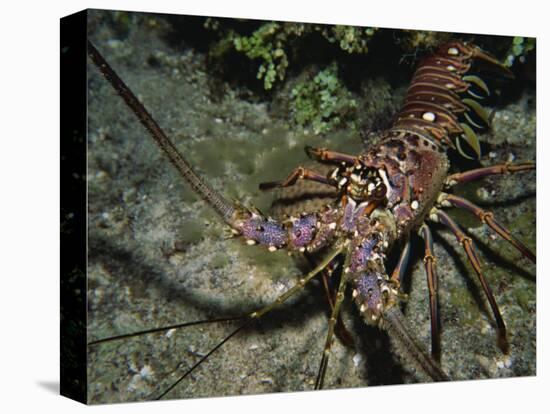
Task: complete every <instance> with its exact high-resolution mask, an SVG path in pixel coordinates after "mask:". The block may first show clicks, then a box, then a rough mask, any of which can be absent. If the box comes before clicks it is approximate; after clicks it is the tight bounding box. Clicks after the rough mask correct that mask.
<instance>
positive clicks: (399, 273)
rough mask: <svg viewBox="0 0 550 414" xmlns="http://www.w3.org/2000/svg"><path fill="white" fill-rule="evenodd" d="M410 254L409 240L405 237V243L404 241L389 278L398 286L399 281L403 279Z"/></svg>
mask: <svg viewBox="0 0 550 414" xmlns="http://www.w3.org/2000/svg"><path fill="white" fill-rule="evenodd" d="M410 254H411V242H410V240H408V239H407V243H405V247H403V250H402V251H401V256H399V261H398V262H397V265H395V269H393V272H392V274H391V278H390V279H391V280H393V281H394V282H395V283H396V284H397V285H398V286H400V285H401V282H402V281H403V275H404V273H405V269H407V265H408V264H409V257H410Z"/></svg>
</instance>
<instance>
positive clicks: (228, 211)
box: [88, 40, 235, 224]
mask: <svg viewBox="0 0 550 414" xmlns="http://www.w3.org/2000/svg"><path fill="white" fill-rule="evenodd" d="M88 56H90V59H92V61H93V62H94V64H95V65H96V66H97V68H98V69H99V70H100V72H101V73H102V74H103V76H104V77H105V79H106V80H107V81H108V82H109V83H110V84H111V86H112V87H113V88H114V89H115V91H117V93H118V94H119V95H120V97H121V98H122V99H124V102H126V105H128V107H129V108H130V109H131V110H132V112H133V113H134V114H135V115H136V117H137V118H138V119H139V121H140V122H141V124H142V125H143V126H144V127H145V128H146V129H147V131H148V132H149V134H151V137H153V139H154V140H155V142H156V143H157V145H158V146H159V148H160V149H161V150H162V151H163V152H164V154H166V156H167V157H168V159H169V160H170V162H171V163H172V164H173V165H174V167H176V168H177V169H178V171H179V172H180V174H181V175H182V177H183V178H184V179H185V181H187V182H188V183H189V185H190V186H191V188H192V189H193V191H195V192H196V193H197V194H198V195H199V196H200V197H201V198H202V199H203V200H204V201H205V202H206V203H207V204H208V205H209V206H210V207H212V208H213V209H214V210H215V211H216V213H218V214H219V215H220V216H221V217H222V219H223V220H224V221H225V222H226V223H228V224H231V222H232V217H233V216H234V214H235V207H234V206H233V204H232V203H230V202H229V201H228V200H226V199H225V197H223V196H222V195H221V194H220V193H218V192H217V191H215V190H214V189H213V188H212V187H211V186H210V185H209V184H208V183H206V182H205V181H204V179H203V178H201V177H200V176H199V175H198V174H197V173H196V172H195V171H194V170H193V168H192V167H191V165H190V164H189V162H188V161H187V160H186V159H185V158H183V156H182V155H181V153H180V152H179V151H178V149H177V148H176V146H175V145H174V144H173V143H172V141H170V139H169V138H168V137H167V136H166V134H165V133H164V131H163V130H162V128H161V127H160V126H159V125H158V124H157V122H156V121H155V120H154V118H153V117H152V116H151V114H149V112H148V111H147V109H146V108H145V106H143V104H142V103H141V102H140V101H139V100H138V99H137V98H136V96H135V95H134V94H133V92H132V91H131V90H130V88H128V86H126V84H125V83H124V81H123V80H122V79H120V77H119V76H118V75H117V74H116V72H115V71H114V70H113V68H111V66H110V65H109V64H108V63H107V61H106V60H105V58H104V57H103V56H102V55H101V53H99V51H98V50H97V49H96V48H95V46H94V45H93V44H92V42H90V41H89V40H88Z"/></svg>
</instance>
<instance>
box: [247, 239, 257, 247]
mask: <svg viewBox="0 0 550 414" xmlns="http://www.w3.org/2000/svg"><path fill="white" fill-rule="evenodd" d="M246 244H248V245H249V246H254V245H255V244H256V241H255V240H252V239H248V240H247V241H246Z"/></svg>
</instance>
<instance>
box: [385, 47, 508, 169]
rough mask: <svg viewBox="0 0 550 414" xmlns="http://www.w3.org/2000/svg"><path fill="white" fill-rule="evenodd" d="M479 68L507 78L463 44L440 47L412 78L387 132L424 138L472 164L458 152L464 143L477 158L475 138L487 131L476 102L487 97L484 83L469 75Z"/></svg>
mask: <svg viewBox="0 0 550 414" xmlns="http://www.w3.org/2000/svg"><path fill="white" fill-rule="evenodd" d="M474 62H476V63H477V62H479V63H480V64H481V65H483V66H486V67H487V68H488V69H490V70H491V71H493V72H496V73H498V74H500V75H502V76H504V77H506V78H510V77H513V75H512V72H510V70H509V69H508V68H506V67H505V66H504V65H502V64H501V63H500V62H499V61H498V60H497V59H496V58H495V57H493V56H491V55H489V54H488V53H486V52H484V51H483V50H482V49H480V48H479V47H477V46H474V45H471V44H468V43H466V42H452V43H447V44H444V45H442V46H441V47H440V48H439V49H438V50H437V51H436V52H435V54H433V55H431V56H429V57H426V58H424V59H423V60H422V62H421V63H420V65H419V66H418V68H417V70H416V72H415V73H414V75H413V78H412V81H411V86H410V87H409V89H408V90H407V95H406V97H405V103H404V105H403V107H402V108H401V111H400V112H399V115H398V118H397V121H396V122H395V124H394V127H393V128H392V129H396V130H407V131H410V132H416V133H418V134H421V135H424V136H427V137H428V138H431V139H432V140H433V141H435V142H436V143H438V144H439V145H441V146H450V147H451V148H455V149H457V150H458V151H459V152H460V154H461V155H463V156H464V157H466V158H474V157H472V156H470V155H468V153H467V152H465V151H464V150H463V146H462V143H461V142H466V143H467V144H468V145H469V147H470V151H468V152H469V153H471V152H472V151H473V152H474V153H475V155H476V156H477V158H479V157H480V156H481V151H480V145H479V140H478V138H477V136H476V133H475V132H474V131H475V130H476V129H477V130H483V129H486V128H488V127H489V126H490V125H489V124H490V117H489V115H488V114H487V112H486V111H485V109H484V108H483V106H481V105H480V104H479V102H478V101H479V100H483V99H484V98H486V97H488V96H489V95H490V90H489V88H488V87H487V85H486V84H485V82H484V81H483V80H482V79H481V78H479V77H478V76H475V75H473V74H471V73H470V69H471V67H472V64H473V63H474Z"/></svg>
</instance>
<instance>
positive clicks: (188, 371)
mask: <svg viewBox="0 0 550 414" xmlns="http://www.w3.org/2000/svg"><path fill="white" fill-rule="evenodd" d="M255 320H256V319H253V318H251V319H248V320H247V321H246V322H245V323H243V324H242V325H241V326H239V327H238V328H237V329H235V330H234V331H232V332H231V333H230V334H229V335H227V336H226V337H225V338H224V339H223V340H222V341H220V342H219V343H218V344H217V345H216V346H215V347H214V348H212V349H211V350H210V351H208V353H207V354H206V355H204V356H203V357H202V358H201V359H199V360H198V361H197V362H196V363H195V364H194V365H193V366H192V367H191V368H189V369H188V370H187V371H185V373H183V374H182V375H181V376H180V377H179V378H178V379H177V380H176V381H174V382H173V383H172V384H171V385H170V386H169V387H168V388H166V389H165V390H164V391H163V392H162V394H160V395H159V396H158V397H155V400H160V399H162V397H164V396H165V395H166V394H168V393H169V392H170V391H172V390H173V389H174V388H175V387H176V386H177V385H178V384H179V383H180V382H182V381H183V380H184V379H185V378H187V376H188V375H189V374H191V373H192V372H193V371H194V370H195V369H196V368H197V367H198V366H199V365H201V364H202V363H203V362H204V361H206V360H207V359H208V358H209V357H210V355H212V354H213V353H214V352H216V351H217V350H218V349H220V348H221V347H222V346H223V344H225V343H226V342H227V341H229V340H230V339H231V338H233V337H234V336H235V335H237V334H238V333H239V332H240V331H242V330H243V329H244V328H246V327H247V326H248V325H250V324H251V323H252V322H253V321H255Z"/></svg>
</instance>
